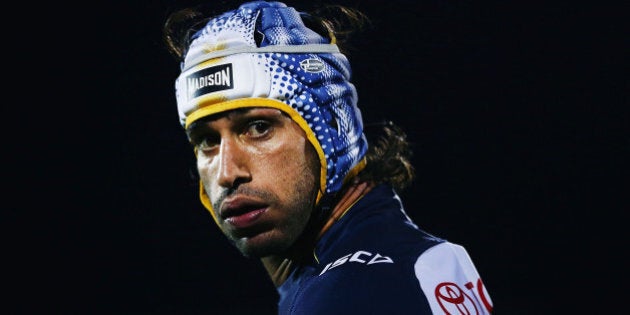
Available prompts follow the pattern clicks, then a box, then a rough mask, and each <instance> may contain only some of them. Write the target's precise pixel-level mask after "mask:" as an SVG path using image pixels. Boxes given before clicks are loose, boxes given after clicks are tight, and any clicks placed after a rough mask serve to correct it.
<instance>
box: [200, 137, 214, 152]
mask: <svg viewBox="0 0 630 315" xmlns="http://www.w3.org/2000/svg"><path fill="white" fill-rule="evenodd" d="M195 143H196V146H197V149H199V150H202V151H208V150H212V149H214V148H216V147H217V146H218V145H219V142H218V141H217V140H216V139H213V138H210V137H204V138H201V139H198V140H197V141H195Z"/></svg>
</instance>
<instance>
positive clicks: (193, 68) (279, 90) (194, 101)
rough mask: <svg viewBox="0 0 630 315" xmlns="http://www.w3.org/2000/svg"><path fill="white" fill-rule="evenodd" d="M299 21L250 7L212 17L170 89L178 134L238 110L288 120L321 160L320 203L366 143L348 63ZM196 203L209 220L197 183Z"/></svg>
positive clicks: (293, 14)
mask: <svg viewBox="0 0 630 315" xmlns="http://www.w3.org/2000/svg"><path fill="white" fill-rule="evenodd" d="M305 15H306V14H305V13H301V12H298V11H296V10H295V9H294V8H292V7H287V6H286V5H285V4H284V3H281V2H266V1H253V2H248V3H245V4H243V5H241V6H240V7H239V8H238V9H236V10H233V11H229V12H225V13H223V14H221V15H219V16H216V17H214V18H212V19H211V20H209V21H208V22H207V24H206V25H205V26H204V27H203V28H202V29H200V30H199V31H198V32H196V33H195V34H194V35H193V36H192V42H191V44H190V46H189V49H188V51H187V53H186V56H185V58H184V61H183V62H182V64H181V70H182V73H181V75H180V76H179V77H178V78H177V80H176V82H175V89H176V96H177V108H178V111H179V118H180V123H181V124H182V126H183V127H184V128H188V127H189V126H190V124H192V123H193V122H195V121H196V120H198V119H200V118H203V117H206V116H209V115H213V114H216V113H219V112H223V111H228V110H232V109H236V108H244V107H272V108H277V109H279V110H281V111H283V112H285V113H286V114H288V115H289V116H290V117H291V119H293V120H294V121H295V122H296V123H297V124H298V125H299V126H300V127H301V128H302V129H303V130H304V131H305V132H306V135H307V137H308V140H309V141H310V143H311V144H312V145H313V146H314V147H315V150H316V152H317V154H318V155H319V160H320V165H321V171H320V193H319V194H318V197H317V201H318V202H319V201H320V200H321V198H322V197H323V196H325V195H333V194H334V193H336V192H337V191H339V190H340V189H341V187H342V186H343V183H344V180H345V179H346V178H350V177H352V176H354V175H356V173H358V172H359V171H360V170H361V169H362V168H363V167H364V166H365V159H364V156H365V153H366V151H367V140H366V138H365V135H364V133H363V122H362V118H361V112H360V110H359V108H358V107H357V93H356V89H355V87H354V85H353V84H352V83H351V82H350V81H349V80H350V76H351V69H350V64H349V62H348V59H347V58H346V56H345V55H343V54H342V53H341V52H340V51H339V49H338V47H337V45H336V44H335V38H334V35H333V34H326V37H324V36H322V35H320V34H318V33H316V32H315V31H313V30H311V29H309V28H308V27H306V26H305V25H304V22H303V20H302V16H305ZM200 198H201V202H202V203H203V204H204V206H205V207H206V208H207V209H208V210H210V213H212V215H213V217H214V213H213V211H212V205H211V203H210V200H209V198H208V196H207V194H206V192H205V190H204V188H203V184H200ZM215 220H216V217H215Z"/></svg>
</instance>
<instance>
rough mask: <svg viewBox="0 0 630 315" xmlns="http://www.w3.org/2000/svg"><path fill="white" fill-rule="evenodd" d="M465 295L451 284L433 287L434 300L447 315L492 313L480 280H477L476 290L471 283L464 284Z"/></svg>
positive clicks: (456, 286)
mask: <svg viewBox="0 0 630 315" xmlns="http://www.w3.org/2000/svg"><path fill="white" fill-rule="evenodd" d="M465 287H466V290H467V291H468V293H466V292H465V291H464V290H463V289H462V288H460V287H459V285H457V284H456V283H453V282H442V283H440V284H438V285H437V286H436V287H435V298H436V299H437V301H438V303H439V304H440V307H441V308H442V310H443V311H444V313H445V314H447V315H482V314H490V313H492V304H490V302H489V301H488V299H487V298H486V295H485V294H484V288H483V283H482V282H481V279H478V280H477V290H475V285H474V284H473V283H472V282H468V283H466V284H465Z"/></svg>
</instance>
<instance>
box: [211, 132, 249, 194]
mask: <svg viewBox="0 0 630 315" xmlns="http://www.w3.org/2000/svg"><path fill="white" fill-rule="evenodd" d="M247 161H249V157H248V156H247V152H246V150H245V148H243V147H242V144H240V143H239V142H238V140H236V139H232V138H224V139H222V140H221V145H220V147H219V172H218V176H219V178H218V184H219V185H220V186H222V187H225V188H236V187H237V186H238V185H239V184H241V183H244V182H249V181H250V180H251V174H250V172H249V168H248V167H249V165H248V162H247Z"/></svg>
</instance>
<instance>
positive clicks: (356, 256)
mask: <svg viewBox="0 0 630 315" xmlns="http://www.w3.org/2000/svg"><path fill="white" fill-rule="evenodd" d="M348 262H351V263H359V264H366V265H372V264H380V263H390V264H393V263H394V261H393V260H392V259H391V258H389V257H387V256H382V255H381V254H379V253H376V254H372V253H370V252H366V251H364V250H360V251H357V252H356V253H350V254H348V255H345V256H343V257H341V258H339V259H337V260H335V261H334V262H331V263H328V265H326V267H324V270H322V272H320V273H319V275H320V276H321V275H322V274H324V272H326V271H328V270H330V269H333V268H335V267H339V266H341V265H343V264H345V263H348Z"/></svg>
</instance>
